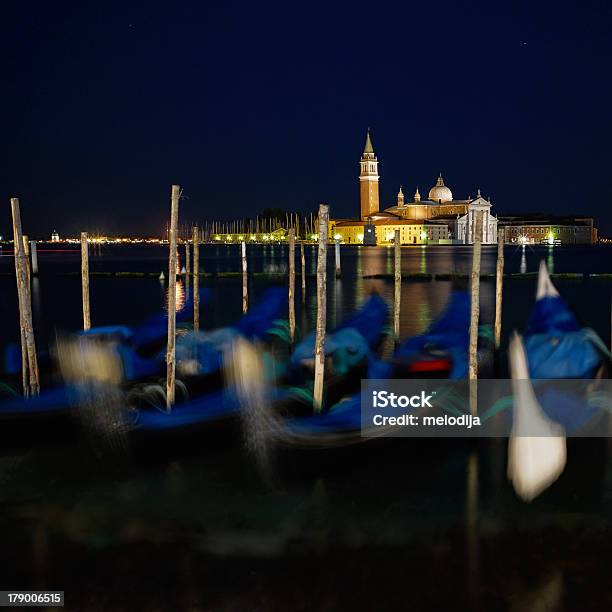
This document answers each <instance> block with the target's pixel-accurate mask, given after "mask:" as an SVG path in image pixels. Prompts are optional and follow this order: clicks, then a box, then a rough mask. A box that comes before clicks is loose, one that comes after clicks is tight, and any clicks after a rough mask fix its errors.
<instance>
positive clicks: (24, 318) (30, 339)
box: [11, 198, 40, 395]
mask: <svg viewBox="0 0 612 612" xmlns="http://www.w3.org/2000/svg"><path fill="white" fill-rule="evenodd" d="M11 212H12V214H13V245H14V250H15V272H16V276H17V295H18V297H19V322H20V326H21V338H22V342H23V343H24V344H25V350H23V347H22V351H21V354H22V357H26V356H27V366H26V363H23V364H22V367H23V369H24V370H26V369H27V371H28V379H29V381H28V383H27V385H26V389H25V391H26V394H32V395H37V394H38V392H39V389H40V384H39V377H38V358H37V356H36V342H35V340H34V327H33V324H32V297H31V294H30V284H29V282H28V262H27V260H26V257H25V249H24V247H23V234H22V232H21V214H20V211H19V198H11Z"/></svg>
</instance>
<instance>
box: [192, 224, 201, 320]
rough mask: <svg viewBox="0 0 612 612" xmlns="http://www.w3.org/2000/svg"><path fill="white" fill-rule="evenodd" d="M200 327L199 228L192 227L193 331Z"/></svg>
mask: <svg viewBox="0 0 612 612" xmlns="http://www.w3.org/2000/svg"><path fill="white" fill-rule="evenodd" d="M199 329H200V230H199V229H198V227H197V225H196V226H195V227H194V228H193V331H198V330H199Z"/></svg>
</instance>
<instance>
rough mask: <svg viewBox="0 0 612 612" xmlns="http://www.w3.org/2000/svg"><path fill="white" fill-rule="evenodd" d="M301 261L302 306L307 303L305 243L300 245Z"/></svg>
mask: <svg viewBox="0 0 612 612" xmlns="http://www.w3.org/2000/svg"><path fill="white" fill-rule="evenodd" d="M300 259H301V260H302V304H303V303H304V302H306V257H305V256H304V243H303V242H301V243H300Z"/></svg>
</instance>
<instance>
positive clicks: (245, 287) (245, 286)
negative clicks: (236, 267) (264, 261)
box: [241, 240, 249, 314]
mask: <svg viewBox="0 0 612 612" xmlns="http://www.w3.org/2000/svg"><path fill="white" fill-rule="evenodd" d="M241 248H242V312H243V313H244V314H246V312H247V310H248V309H249V277H248V273H247V256H246V242H245V241H244V240H243V241H242V245H241Z"/></svg>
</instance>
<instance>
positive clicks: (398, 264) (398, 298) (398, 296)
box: [393, 230, 402, 342]
mask: <svg viewBox="0 0 612 612" xmlns="http://www.w3.org/2000/svg"><path fill="white" fill-rule="evenodd" d="M394 246H395V297H394V300H393V334H394V336H395V341H396V342H397V341H398V340H399V337H400V308H401V303H402V245H401V242H400V231H399V230H395V245H394Z"/></svg>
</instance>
